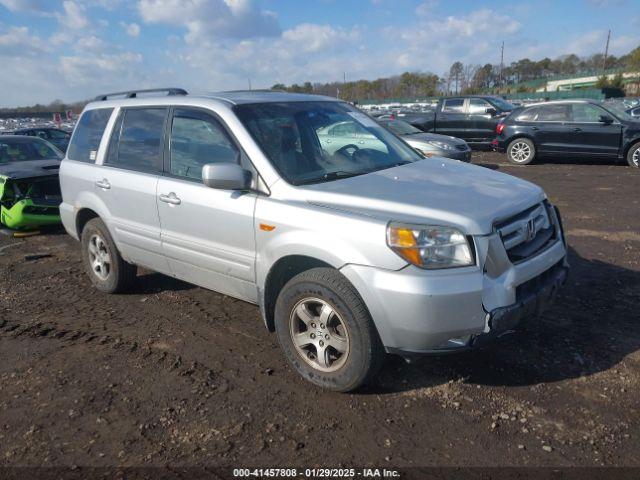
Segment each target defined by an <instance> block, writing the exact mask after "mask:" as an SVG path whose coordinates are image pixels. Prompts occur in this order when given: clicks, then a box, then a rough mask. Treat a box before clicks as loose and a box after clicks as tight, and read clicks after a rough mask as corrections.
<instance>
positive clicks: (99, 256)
mask: <svg viewBox="0 0 640 480" xmlns="http://www.w3.org/2000/svg"><path fill="white" fill-rule="evenodd" d="M81 245H82V260H83V263H84V266H85V269H86V271H87V275H89V279H90V280H91V283H93V286H94V287H96V288H97V289H98V290H100V291H101V292H105V293H118V292H124V291H126V290H128V289H129V287H130V286H131V285H132V284H133V282H134V281H135V278H136V271H137V269H136V266H135V265H131V264H130V263H127V262H125V261H124V259H123V258H122V256H121V255H120V252H118V249H117V248H116V244H115V243H114V241H113V239H112V238H111V235H110V234H109V230H108V229H107V227H106V225H105V224H104V222H103V221H102V220H100V219H99V218H93V219H91V220H89V221H88V222H87V224H86V225H85V227H84V229H83V230H82V236H81Z"/></svg>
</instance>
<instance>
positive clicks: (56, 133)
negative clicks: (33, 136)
mask: <svg viewBox="0 0 640 480" xmlns="http://www.w3.org/2000/svg"><path fill="white" fill-rule="evenodd" d="M49 137H50V138H53V139H55V140H63V139H65V138H69V134H68V133H67V132H63V131H61V130H49Z"/></svg>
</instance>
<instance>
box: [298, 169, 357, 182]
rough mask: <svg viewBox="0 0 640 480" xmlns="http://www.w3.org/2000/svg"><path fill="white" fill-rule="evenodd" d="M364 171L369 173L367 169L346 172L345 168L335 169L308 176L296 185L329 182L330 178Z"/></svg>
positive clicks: (344, 176) (338, 177)
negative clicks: (319, 174)
mask: <svg viewBox="0 0 640 480" xmlns="http://www.w3.org/2000/svg"><path fill="white" fill-rule="evenodd" d="M365 173H369V171H362V172H347V171H345V170H337V171H334V172H327V173H325V174H324V175H322V176H321V177H315V178H310V179H308V180H302V181H301V182H298V185H308V184H310V183H319V182H330V181H331V180H338V179H340V178H349V177H355V176H357V175H364V174H365Z"/></svg>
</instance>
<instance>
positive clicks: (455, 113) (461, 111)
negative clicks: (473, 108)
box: [435, 98, 469, 140]
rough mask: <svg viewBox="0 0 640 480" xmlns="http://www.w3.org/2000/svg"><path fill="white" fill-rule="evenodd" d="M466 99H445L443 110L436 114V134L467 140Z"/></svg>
mask: <svg viewBox="0 0 640 480" xmlns="http://www.w3.org/2000/svg"><path fill="white" fill-rule="evenodd" d="M464 104H465V100H464V98H445V99H444V100H443V101H442V109H441V110H440V111H439V112H437V114H436V130H435V133H441V134H442V135H451V136H452V137H458V138H463V139H465V140H467V139H468V138H469V136H468V135H467V114H466V112H465V105H464Z"/></svg>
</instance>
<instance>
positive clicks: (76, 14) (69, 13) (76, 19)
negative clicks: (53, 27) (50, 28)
mask: <svg viewBox="0 0 640 480" xmlns="http://www.w3.org/2000/svg"><path fill="white" fill-rule="evenodd" d="M62 8H63V12H57V13H56V18H57V19H58V22H60V25H61V26H62V27H64V28H68V29H71V30H81V29H83V28H86V27H87V26H88V25H89V18H88V17H87V15H86V14H85V7H84V5H81V4H79V3H76V2H74V1H72V0H65V1H64V2H63V3H62Z"/></svg>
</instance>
